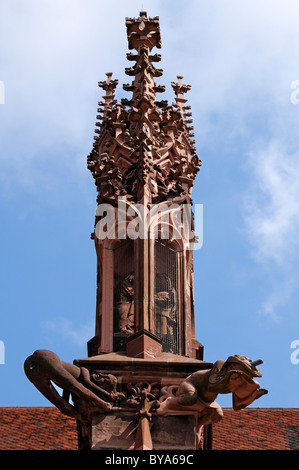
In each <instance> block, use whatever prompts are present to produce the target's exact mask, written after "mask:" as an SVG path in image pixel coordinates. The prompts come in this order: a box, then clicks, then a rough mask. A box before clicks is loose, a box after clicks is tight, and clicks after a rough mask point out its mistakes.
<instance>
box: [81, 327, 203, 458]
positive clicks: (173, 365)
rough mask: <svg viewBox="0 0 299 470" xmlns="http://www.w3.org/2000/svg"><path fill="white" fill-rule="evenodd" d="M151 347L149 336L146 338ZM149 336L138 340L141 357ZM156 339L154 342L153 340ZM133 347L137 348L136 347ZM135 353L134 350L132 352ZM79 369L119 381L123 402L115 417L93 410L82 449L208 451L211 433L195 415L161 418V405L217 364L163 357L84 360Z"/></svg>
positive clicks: (109, 356) (114, 356)
mask: <svg viewBox="0 0 299 470" xmlns="http://www.w3.org/2000/svg"><path fill="white" fill-rule="evenodd" d="M145 337H146V341H147V338H148V337H147V335H145ZM145 337H144V336H143V334H141V335H140V336H136V337H135V338H134V337H133V339H132V340H136V341H137V343H136V344H135V346H136V348H137V349H135V347H134V348H133V349H134V350H135V351H136V350H137V355H139V353H138V345H139V341H141V342H142V344H143V341H144V339H145ZM150 339H151V338H150ZM131 346H133V343H132V344H131ZM129 348H130V346H129ZM74 363H75V364H76V365H77V366H79V367H84V368H87V369H88V370H89V373H90V375H91V376H92V375H94V374H95V375H97V374H99V375H105V374H110V375H113V376H114V377H116V378H117V394H118V395H117V396H118V401H116V402H114V404H113V407H112V409H111V411H109V412H104V411H101V410H99V409H95V408H89V409H88V417H87V422H86V424H85V425H84V426H82V424H80V425H79V426H78V430H79V448H81V449H91V450H114V449H119V450H172V449H173V450H188V449H189V450H197V449H203V448H206V444H205V442H206V441H207V439H206V435H205V434H206V433H207V429H206V428H204V429H200V428H199V427H198V426H197V417H198V414H197V412H196V411H193V410H188V409H186V410H184V411H171V412H169V413H168V414H167V415H165V416H159V414H158V413H157V410H158V409H159V406H160V404H161V403H162V402H163V401H164V400H165V399H167V398H168V397H169V396H173V395H174V394H175V393H176V390H177V388H178V386H179V384H180V383H181V382H182V381H183V380H184V379H185V378H186V377H187V376H189V375H190V374H192V373H193V372H195V371H198V370H201V369H210V368H211V366H212V364H211V363H208V362H204V361H199V360H196V359H191V358H187V357H185V356H177V355H173V354H170V353H163V352H161V351H159V353H158V356H157V357H151V358H148V357H146V358H140V357H130V356H128V355H127V354H126V353H123V354H119V353H110V354H102V355H99V356H94V357H89V358H85V359H78V360H76V361H74Z"/></svg>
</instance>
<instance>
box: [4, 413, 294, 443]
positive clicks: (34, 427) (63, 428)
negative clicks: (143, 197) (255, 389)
mask: <svg viewBox="0 0 299 470" xmlns="http://www.w3.org/2000/svg"><path fill="white" fill-rule="evenodd" d="M223 412H224V418H223V420H222V421H221V422H220V423H218V424H215V425H214V426H213V449H214V450H242V449H243V450H274V449H278V450H299V408H246V409H244V410H241V411H233V410H232V409H231V408H224V409H223ZM76 449H77V428H76V421H75V420H74V419H73V418H69V417H67V416H65V415H63V414H61V413H60V411H58V410H57V409H56V408H55V407H2V408H1V407H0V450H76Z"/></svg>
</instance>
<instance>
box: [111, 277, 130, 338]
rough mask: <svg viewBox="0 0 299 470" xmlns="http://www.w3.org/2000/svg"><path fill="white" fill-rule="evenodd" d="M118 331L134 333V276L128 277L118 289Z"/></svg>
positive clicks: (119, 284)
mask: <svg viewBox="0 0 299 470" xmlns="http://www.w3.org/2000/svg"><path fill="white" fill-rule="evenodd" d="M115 303H116V314H117V322H116V324H117V326H116V331H117V332H119V333H125V334H131V333H134V274H132V273H130V274H128V275H126V276H125V277H124V278H123V279H122V280H121V281H120V282H119V283H118V286H117V288H116V299H115Z"/></svg>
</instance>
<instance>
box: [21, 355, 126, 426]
mask: <svg viewBox="0 0 299 470" xmlns="http://www.w3.org/2000/svg"><path fill="white" fill-rule="evenodd" d="M24 370H25V374H26V376H27V377H28V379H29V380H30V381H31V382H32V383H33V384H34V385H35V387H36V388H37V389H38V390H39V391H40V392H41V393H42V394H43V395H44V396H45V397H46V398H47V399H48V400H49V401H50V402H51V403H53V405H55V406H56V407H57V408H58V409H59V410H60V411H61V413H63V414H65V415H67V416H72V417H75V418H78V419H82V413H81V409H83V410H84V409H85V408H86V406H88V405H89V406H92V407H97V408H101V409H102V410H104V411H106V412H107V411H110V410H111V409H112V405H113V400H114V398H115V397H116V396H117V395H118V394H117V393H116V391H115V390H116V382H117V380H116V378H115V377H114V376H112V375H109V374H108V375H105V377H104V376H103V374H102V376H101V377H98V376H97V374H95V375H94V377H93V376H92V377H91V376H90V373H89V371H88V369H86V368H84V367H78V366H76V365H74V364H70V363H68V362H63V361H61V360H60V359H59V357H58V356H57V355H56V354H55V353H53V352H52V351H48V350H44V349H39V350H37V351H35V352H34V353H33V354H32V355H31V356H29V357H28V358H27V359H26V360H25V363H24ZM92 379H93V380H92ZM95 381H96V382H98V383H99V384H100V385H101V386H99V385H97V383H95ZM52 382H53V383H54V384H56V385H57V386H58V387H60V388H62V390H63V395H62V396H60V395H59V393H58V391H57V390H56V389H55V387H54V386H53V384H52ZM70 394H71V395H72V398H73V401H74V403H76V405H78V403H79V404H80V405H81V406H79V407H78V406H76V407H74V406H72V405H71V404H70V403H69V402H68V398H69V395H70ZM82 405H83V406H82ZM84 405H85V406H84Z"/></svg>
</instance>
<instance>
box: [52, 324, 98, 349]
mask: <svg viewBox="0 0 299 470" xmlns="http://www.w3.org/2000/svg"><path fill="white" fill-rule="evenodd" d="M43 327H44V329H45V331H46V332H47V336H48V338H49V339H50V341H51V342H53V341H54V340H53V339H52V340H51V337H54V336H55V341H56V339H57V337H59V338H60V340H62V341H65V340H66V341H71V343H72V344H73V345H75V346H77V347H80V348H82V347H85V346H86V343H87V341H89V340H90V339H91V338H92V337H93V336H94V325H93V324H92V322H90V324H84V325H76V326H74V325H73V324H72V322H71V321H70V320H69V319H67V318H63V317H59V318H55V319H53V320H48V321H46V322H45V323H44V325H43Z"/></svg>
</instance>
